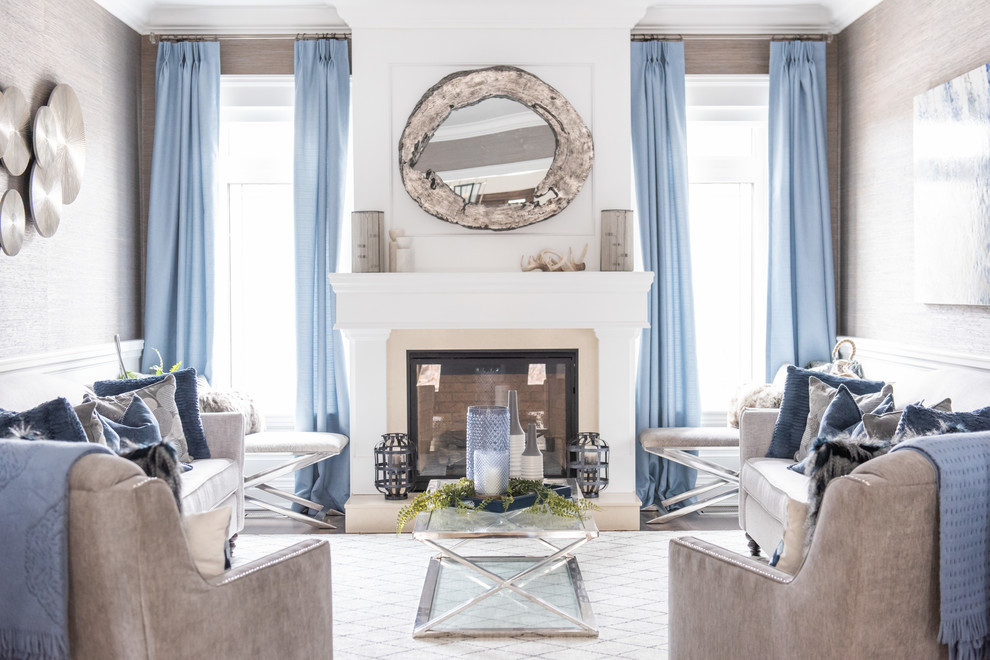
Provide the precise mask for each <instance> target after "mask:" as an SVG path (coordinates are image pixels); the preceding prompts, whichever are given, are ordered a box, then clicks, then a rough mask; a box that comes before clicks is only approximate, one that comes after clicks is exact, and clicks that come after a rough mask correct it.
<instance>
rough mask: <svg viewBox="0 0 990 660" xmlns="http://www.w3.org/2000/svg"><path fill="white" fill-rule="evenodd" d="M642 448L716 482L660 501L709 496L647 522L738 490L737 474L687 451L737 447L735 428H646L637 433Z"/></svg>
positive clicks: (665, 519) (680, 513)
mask: <svg viewBox="0 0 990 660" xmlns="http://www.w3.org/2000/svg"><path fill="white" fill-rule="evenodd" d="M639 443H640V444H641V445H643V449H645V450H646V451H648V452H650V453H651V454H656V455H657V456H659V457H661V458H666V459H667V460H669V461H674V462H675V463H680V464H681V465H686V466H688V467H691V468H694V469H696V470H698V471H700V472H704V473H706V474H709V475H711V476H713V477H715V479H716V482H715V483H713V484H708V485H705V486H700V487H698V488H694V489H692V490H689V491H687V492H686V493H681V494H680V495H675V496H674V497H671V498H668V499H666V500H664V501H663V502H661V504H662V505H663V506H664V507H667V506H670V505H671V504H677V503H678V502H683V501H684V500H686V499H688V498H690V497H697V496H698V495H704V494H705V493H710V495H709V497H707V498H705V499H703V500H698V501H697V502H695V503H694V504H689V505H688V506H685V507H681V508H680V509H675V510H673V511H669V512H668V513H665V514H663V515H661V516H657V517H656V518H654V519H653V520H651V521H649V522H650V523H665V522H669V521H671V520H673V519H675V518H679V517H681V516H684V515H687V514H689V513H692V512H694V511H699V510H701V509H703V508H705V507H706V506H711V505H712V504H717V503H718V502H722V501H725V500H727V499H729V498H730V497H732V496H733V495H736V494H737V493H738V492H739V473H738V472H736V471H735V470H730V469H728V468H726V467H724V466H722V465H719V464H717V463H712V462H711V461H706V460H705V459H703V458H700V457H698V456H695V455H694V454H689V453H688V452H689V451H692V450H697V449H711V448H714V447H736V448H738V447H739V429H734V428H730V427H708V426H703V427H671V428H659V429H646V430H645V431H643V432H642V433H640V434H639Z"/></svg>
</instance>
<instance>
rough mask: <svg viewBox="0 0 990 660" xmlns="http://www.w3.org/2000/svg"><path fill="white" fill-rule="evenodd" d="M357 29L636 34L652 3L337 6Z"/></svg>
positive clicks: (423, 1) (574, 0)
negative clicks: (632, 31)
mask: <svg viewBox="0 0 990 660" xmlns="http://www.w3.org/2000/svg"><path fill="white" fill-rule="evenodd" d="M333 4H334V6H335V7H336V8H337V11H338V12H339V14H340V16H341V18H343V20H344V21H346V22H347V24H348V25H350V26H351V28H353V29H401V28H406V29H555V30H559V29H565V30H566V29H588V28H598V29H610V28H617V29H623V30H628V29H631V28H632V27H633V26H634V25H635V24H636V22H637V21H638V20H640V19H641V18H642V17H643V15H644V13H645V12H646V7H647V6H648V5H649V4H650V0H539V1H538V2H534V1H533V0H498V1H492V0H416V1H413V0H375V1H374V2H370V1H369V0H334V2H333Z"/></svg>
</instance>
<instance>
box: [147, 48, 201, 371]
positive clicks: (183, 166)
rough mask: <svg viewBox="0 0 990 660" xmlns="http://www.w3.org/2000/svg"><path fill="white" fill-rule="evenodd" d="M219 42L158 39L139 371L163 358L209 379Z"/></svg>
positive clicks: (166, 365) (167, 363)
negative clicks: (157, 352) (153, 136)
mask: <svg viewBox="0 0 990 660" xmlns="http://www.w3.org/2000/svg"><path fill="white" fill-rule="evenodd" d="M219 136H220V44H219V43H217V42H215V41H213V42H177V43H168V42H160V43H159V44H158V61H157V64H156V67H155V141H154V146H153V149H152V156H151V190H150V199H149V205H148V208H149V210H148V258H147V266H146V274H145V304H144V345H145V351H144V356H143V359H142V360H141V369H142V371H148V370H149V367H150V366H151V365H153V364H156V363H157V362H158V356H157V355H156V354H155V352H154V351H152V350H151V349H152V348H156V349H158V350H159V351H160V352H161V354H162V357H163V359H164V360H165V365H164V366H165V369H168V367H169V366H170V365H172V364H174V363H175V362H178V361H179V360H182V364H183V366H186V367H195V368H196V371H197V372H199V373H201V374H203V375H204V376H206V377H207V378H210V376H211V375H212V374H211V371H212V353H213V244H214V238H213V227H214V216H215V208H214V201H215V199H214V197H215V193H214V191H215V185H216V178H215V172H216V163H217V153H218V152H219Z"/></svg>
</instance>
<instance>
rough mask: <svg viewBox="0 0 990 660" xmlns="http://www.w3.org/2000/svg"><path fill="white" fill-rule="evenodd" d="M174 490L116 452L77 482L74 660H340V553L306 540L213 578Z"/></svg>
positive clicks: (92, 462) (98, 457)
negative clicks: (336, 622)
mask: <svg viewBox="0 0 990 660" xmlns="http://www.w3.org/2000/svg"><path fill="white" fill-rule="evenodd" d="M184 534H185V532H184V531H183V528H182V525H181V522H180V519H179V514H178V510H177V509H176V506H175V502H174V500H173V499H172V494H171V492H170V491H169V490H168V487H167V486H166V485H165V483H164V482H163V481H161V480H159V479H151V478H148V477H146V476H145V475H144V473H143V472H141V470H140V468H138V467H137V466H136V465H135V464H134V463H132V462H130V461H128V460H126V459H123V458H120V457H117V456H111V455H108V454H91V455H88V456H84V457H83V458H81V459H80V460H79V461H78V462H77V463H76V465H75V466H74V468H73V470H72V474H71V476H70V481H69V644H70V649H71V655H72V658H74V660H107V659H110V658H127V659H129V660H141V659H146V660H150V659H151V658H159V659H162V658H286V659H288V660H293V659H297V658H298V659H300V660H302V659H305V660H310V659H311V658H329V657H332V652H333V647H332V643H333V627H332V612H331V588H330V587H331V585H330V546H329V544H328V543H327V542H326V541H317V540H312V541H309V540H307V541H303V542H301V543H297V544H296V545H293V546H291V547H289V548H286V549H284V550H282V551H280V552H277V553H274V554H271V555H269V556H267V557H264V558H262V559H259V560H257V561H253V562H251V563H248V564H245V565H243V566H239V567H237V568H235V569H233V570H229V571H226V572H224V573H221V574H220V575H218V576H216V577H214V578H210V579H205V578H203V577H202V576H201V575H200V573H199V572H198V571H197V569H196V565H195V564H194V563H193V559H192V557H191V556H190V553H189V550H188V546H187V542H186V539H185V536H184Z"/></svg>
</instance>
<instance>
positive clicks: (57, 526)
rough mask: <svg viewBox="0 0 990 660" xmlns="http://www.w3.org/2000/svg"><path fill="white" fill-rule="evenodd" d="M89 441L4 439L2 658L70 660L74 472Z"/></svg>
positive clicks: (0, 481)
mask: <svg viewBox="0 0 990 660" xmlns="http://www.w3.org/2000/svg"><path fill="white" fill-rule="evenodd" d="M94 452H103V453H108V454H109V453H111V452H110V450H109V449H107V448H106V447H104V446H102V445H97V444H93V443H91V442H53V441H47V440H36V441H27V440H0V529H2V530H3V533H2V534H0V558H2V559H3V568H2V569H0V658H32V659H37V660H55V659H62V658H68V657H69V577H68V573H69V559H68V545H69V534H68V510H69V472H70V471H71V470H72V466H73V465H74V464H75V462H76V461H77V460H78V459H79V458H81V457H82V456H85V455H86V454H91V453H94Z"/></svg>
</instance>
